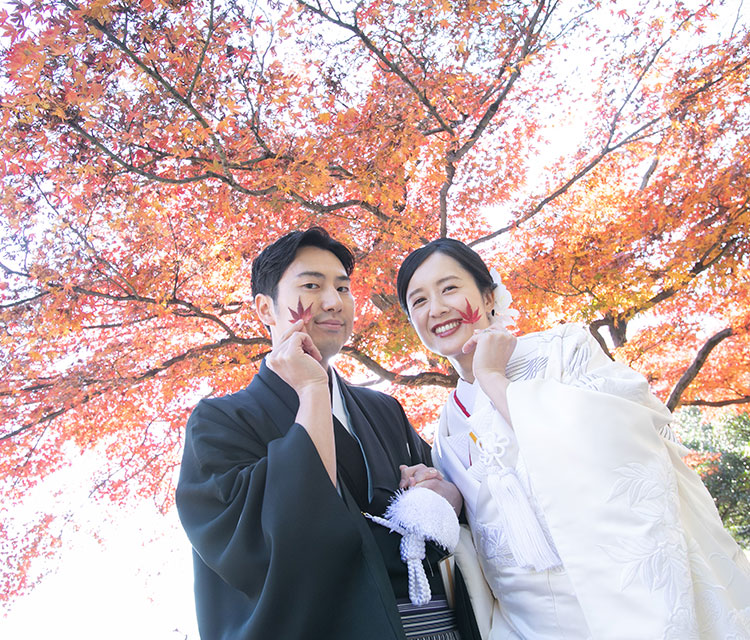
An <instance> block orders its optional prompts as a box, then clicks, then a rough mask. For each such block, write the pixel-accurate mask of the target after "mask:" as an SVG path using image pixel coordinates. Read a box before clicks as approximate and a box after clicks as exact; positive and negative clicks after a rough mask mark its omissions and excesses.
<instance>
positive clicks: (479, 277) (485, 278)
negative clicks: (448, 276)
mask: <svg viewBox="0 0 750 640" xmlns="http://www.w3.org/2000/svg"><path fill="white" fill-rule="evenodd" d="M433 253H443V254H445V255H446V256H449V257H451V258H453V259H454V260H455V261H456V262H458V263H459V264H460V265H461V266H462V267H463V268H464V269H466V270H467V271H468V272H469V273H470V274H471V275H472V277H473V278H474V282H476V285H477V287H479V290H480V291H481V292H482V293H486V292H487V291H492V290H493V289H494V288H495V287H496V286H497V285H496V284H495V283H494V282H493V281H492V276H491V275H490V270H489V269H488V268H487V265H486V264H484V261H483V260H482V258H480V257H479V254H478V253H477V252H476V251H474V249H472V248H471V247H470V246H468V245H466V244H464V243H463V242H461V241H459V240H454V239H453V238H439V239H437V240H433V241H432V242H428V243H427V244H426V245H424V246H422V247H419V249H416V250H414V251H412V252H411V253H410V254H409V255H408V256H406V259H405V260H404V261H403V263H401V268H400V269H399V270H398V276H397V277H396V291H397V293H398V301H399V302H400V303H401V308H402V309H403V310H404V311H405V312H406V315H407V316H408V315H409V309H408V307H407V305H406V292H407V290H408V289H409V282H411V279H412V276H413V275H414V272H415V271H416V270H417V269H418V268H419V267H420V265H421V264H422V263H423V262H424V261H425V260H427V258H429V257H430V256H431V255H432V254H433Z"/></svg>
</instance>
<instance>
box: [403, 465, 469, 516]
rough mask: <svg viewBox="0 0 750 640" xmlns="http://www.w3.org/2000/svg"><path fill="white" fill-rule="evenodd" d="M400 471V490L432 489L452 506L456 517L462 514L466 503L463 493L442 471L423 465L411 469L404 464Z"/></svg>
mask: <svg viewBox="0 0 750 640" xmlns="http://www.w3.org/2000/svg"><path fill="white" fill-rule="evenodd" d="M399 469H400V470H401V482H400V483H399V485H398V486H399V488H400V489H408V488H409V487H425V488H426V489H431V490H432V491H434V492H435V493H437V494H439V495H441V496H443V498H445V499H446V500H447V501H448V502H449V503H450V504H451V506H452V507H453V510H454V511H455V512H456V515H459V514H460V513H461V507H462V506H463V503H464V499H463V497H462V496H461V492H460V491H459V490H458V488H457V487H456V485H455V484H453V483H452V482H448V481H447V480H446V479H445V478H443V474H442V473H440V471H438V470H437V469H435V468H434V467H428V466H427V465H424V464H422V463H419V464H415V465H414V466H411V467H408V466H406V465H405V464H402V465H401V466H400V467H399Z"/></svg>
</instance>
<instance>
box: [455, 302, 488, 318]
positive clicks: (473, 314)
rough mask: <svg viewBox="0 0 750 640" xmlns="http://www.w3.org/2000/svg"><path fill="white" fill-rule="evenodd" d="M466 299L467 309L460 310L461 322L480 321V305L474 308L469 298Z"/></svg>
mask: <svg viewBox="0 0 750 640" xmlns="http://www.w3.org/2000/svg"><path fill="white" fill-rule="evenodd" d="M464 299H465V300H466V310H465V311H459V312H458V314H459V315H460V316H461V324H474V323H475V322H479V319H480V318H481V317H482V316H481V315H480V314H479V307H477V308H476V309H472V307H471V304H470V303H469V299H468V298H464Z"/></svg>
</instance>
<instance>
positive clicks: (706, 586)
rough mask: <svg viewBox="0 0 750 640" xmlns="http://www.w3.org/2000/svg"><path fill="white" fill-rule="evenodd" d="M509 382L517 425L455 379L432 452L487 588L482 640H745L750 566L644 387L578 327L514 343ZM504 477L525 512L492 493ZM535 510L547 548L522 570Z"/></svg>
mask: <svg viewBox="0 0 750 640" xmlns="http://www.w3.org/2000/svg"><path fill="white" fill-rule="evenodd" d="M507 376H508V378H509V379H510V380H511V384H510V385H509V387H508V393H507V396H508V407H509V410H510V416H511V421H512V425H513V428H512V429H511V428H510V427H509V426H508V425H507V423H506V422H505V420H504V419H503V418H502V416H501V415H500V413H499V412H497V411H496V410H495V409H494V407H492V405H491V403H490V401H489V398H487V396H486V395H485V394H484V393H483V392H482V391H481V389H480V388H479V385H478V383H474V384H469V383H466V382H464V381H461V382H460V383H459V385H458V387H457V389H456V393H455V394H453V395H452V396H451V399H450V400H449V401H448V403H447V404H446V406H445V408H444V410H443V413H442V415H441V418H440V424H439V428H438V433H437V435H436V439H435V446H434V457H435V462H436V465H437V466H439V467H440V468H441V469H442V471H443V473H444V474H445V475H446V476H447V477H448V478H449V479H450V480H451V481H452V482H453V483H454V484H456V485H457V486H458V488H459V489H460V491H461V493H462V494H463V496H464V501H465V508H466V514H467V519H468V522H469V525H470V528H471V534H472V537H473V543H474V546H475V547H476V550H477V555H478V559H479V564H480V565H481V569H482V571H481V572H479V571H476V573H478V574H479V576H480V577H479V580H481V575H482V574H483V576H484V578H485V579H486V583H487V585H489V588H490V589H491V592H492V594H494V598H492V600H490V602H491V605H490V608H491V609H492V611H489V610H488V611H487V619H485V620H481V619H480V620H479V623H480V629H483V630H484V636H485V637H490V638H492V640H496V639H499V638H525V639H526V640H542V639H543V640H562V639H565V638H567V639H584V638H593V639H594V640H605V639H607V640H609V639H612V640H615V639H618V640H619V639H621V640H657V639H658V640H666V639H674V640H690V639H692V638H696V639H707V638H710V639H715V640H747V639H749V638H750V564H748V561H747V559H746V558H745V556H744V554H743V552H742V551H741V550H740V549H739V547H738V546H737V544H736V543H735V542H734V540H733V539H732V537H731V536H730V535H729V534H728V533H727V531H726V530H725V529H724V528H723V526H722V523H721V520H720V518H719V515H718V513H717V511H716V507H715V506H714V503H713V500H712V498H711V496H710V495H709V493H708V492H707V491H706V489H705V488H704V486H703V484H702V482H701V480H700V478H699V477H698V475H697V474H696V473H694V472H693V471H692V470H691V469H689V468H688V467H686V466H685V464H684V463H683V461H682V458H681V456H682V455H684V454H685V453H686V450H685V448H684V447H682V446H681V445H679V444H677V443H676V442H674V441H673V439H670V437H671V430H670V429H669V421H670V419H671V415H670V413H669V411H668V410H667V409H666V407H665V406H664V405H663V404H662V403H660V402H659V401H658V400H657V399H656V398H655V397H654V396H653V395H652V394H651V393H650V391H649V389H648V384H647V382H646V380H645V379H644V378H643V377H642V376H641V375H640V374H638V373H636V372H634V371H633V370H631V369H630V368H628V367H627V366H625V365H623V364H621V363H617V362H612V361H611V360H610V359H609V358H608V357H607V356H606V355H605V354H604V352H603V351H602V350H601V348H600V347H599V345H598V344H597V342H596V341H595V340H594V339H593V337H592V336H591V335H590V334H589V332H588V331H586V330H585V329H584V328H582V327H580V326H577V325H564V326H560V327H557V328H555V329H552V330H549V331H545V332H541V333H536V334H529V335H525V336H522V337H520V338H519V339H518V344H517V346H516V349H515V351H514V353H513V356H512V357H511V359H510V361H509V363H508V367H507ZM456 399H457V400H456ZM467 414H470V415H471V416H472V417H471V418H469V417H467ZM488 443H489V444H491V445H492V444H494V445H498V443H500V444H499V445H498V446H494V449H492V447H489V446H488ZM480 447H483V448H482V449H480ZM488 449H492V451H491V453H492V454H493V455H490V456H489V458H488V457H487V455H486V453H487V451H488ZM493 456H494V457H493ZM488 460H489V465H490V466H489V467H488ZM467 467H468V468H467ZM508 471H512V474H513V475H514V476H515V480H514V482H515V485H514V486H515V487H516V488H517V487H519V486H520V487H522V488H523V490H524V493H525V496H524V501H525V511H524V510H523V509H520V510H519V509H518V504H515V503H514V500H515V499H514V498H509V499H508V500H509V503H507V502H508V500H506V498H505V497H503V496H506V495H512V494H513V492H512V491H510V494H507V493H503V490H500V489H498V487H499V486H505V485H504V484H503V480H502V478H504V479H505V480H508V479H509V478H508V477H507V475H506V476H501V475H497V474H498V472H508ZM493 473H494V474H496V475H495V477H494V478H493V479H492V481H490V480H491V477H492V475H493ZM493 483H494V484H493ZM506 488H507V487H506ZM498 502H506V503H507V504H498ZM503 507H506V509H505V510H503ZM529 514H532V519H534V520H535V522H533V523H532V524H533V525H534V526H533V527H529V528H528V529H529V530H531V529H532V528H533V529H535V531H536V534H535V535H536V536H537V542H539V540H541V546H540V545H539V544H537V545H532V546H534V549H532V551H531V552H530V553H531V554H532V556H534V554H536V556H534V557H537V561H535V562H528V561H527V562H526V564H525V566H519V565H524V562H519V561H518V560H517V558H516V557H515V556H514V549H515V553H516V554H517V555H519V557H520V556H521V555H523V549H521V550H520V551H519V550H518V549H519V547H523V546H524V544H525V542H524V539H523V532H524V531H525V530H526V529H525V528H524V527H525V525H524V524H523V523H524V522H526V523H527V524H528V522H529V520H528V518H529ZM519 527H520V529H521V530H522V531H521V532H522V536H520V537H519V535H518V533H519V531H518V530H519ZM508 530H511V531H510V533H514V534H515V540H516V542H517V544H515V546H514V545H513V544H510V543H509V539H510V540H512V539H513V536H510V537H509V531H508ZM466 533H468V532H466ZM532 537H533V536H532ZM462 553H463V559H464V560H469V561H471V560H472V558H471V553H466V550H465V548H464V551H463V552H462ZM457 560H458V562H459V564H460V565H462V555H461V554H460V553H457ZM468 564H470V562H469V563H467V565H468ZM462 568H463V567H462ZM464 572H465V573H468V574H469V581H470V582H471V581H472V570H471V567H469V566H466V568H465V571H464ZM474 581H476V576H475V580H474ZM488 593H489V592H488ZM475 597H478V596H476V592H475V593H473V594H472V598H475ZM474 604H475V607H476V608H477V609H478V610H479V611H480V612H481V606H479V603H478V601H477V602H475V603H474ZM480 615H481V614H480ZM490 618H491V622H490Z"/></svg>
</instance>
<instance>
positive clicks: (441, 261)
mask: <svg viewBox="0 0 750 640" xmlns="http://www.w3.org/2000/svg"><path fill="white" fill-rule="evenodd" d="M406 304H407V309H408V310H409V317H410V319H411V323H412V325H413V326H414V329H415V330H416V332H417V335H418V336H419V338H420V340H422V343H423V344H424V345H425V346H426V347H427V348H428V349H430V351H433V352H435V353H437V354H440V355H442V356H446V357H448V358H450V357H460V356H461V355H463V354H462V352H461V347H463V345H464V343H465V342H466V341H467V340H468V339H469V338H470V337H471V336H472V334H473V333H474V331H475V330H476V329H484V328H486V327H488V326H489V324H490V316H489V312H490V310H491V309H492V304H493V296H492V293H486V294H484V295H482V293H481V292H480V291H479V287H478V286H477V284H476V282H475V281H474V277H473V276H472V275H471V273H469V272H468V271H467V270H466V269H464V268H463V267H462V266H461V264H460V263H459V262H458V261H457V260H455V259H454V258H451V257H450V256H447V255H445V254H444V253H440V252H439V251H438V252H436V253H433V254H432V255H431V256H430V257H429V258H427V259H426V260H425V261H424V262H423V263H422V264H421V265H419V267H418V268H417V270H416V271H415V272H414V275H413V276H412V278H411V280H410V281H409V286H408V288H407V291H406Z"/></svg>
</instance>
